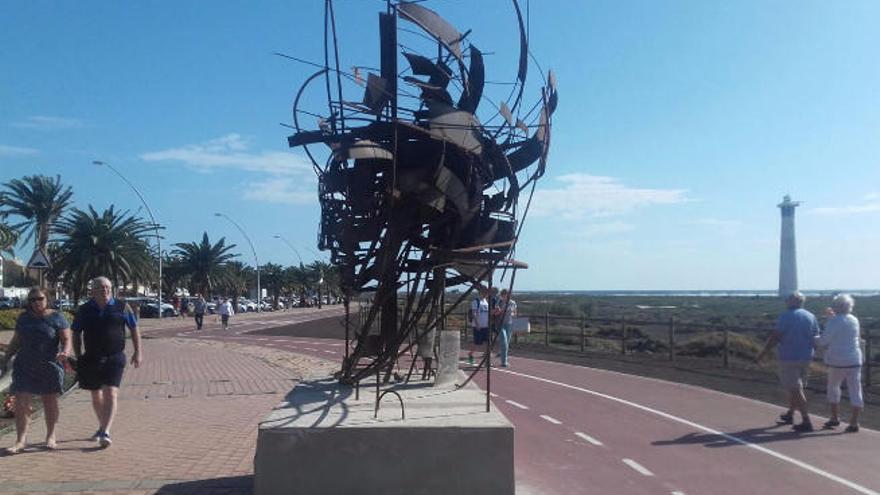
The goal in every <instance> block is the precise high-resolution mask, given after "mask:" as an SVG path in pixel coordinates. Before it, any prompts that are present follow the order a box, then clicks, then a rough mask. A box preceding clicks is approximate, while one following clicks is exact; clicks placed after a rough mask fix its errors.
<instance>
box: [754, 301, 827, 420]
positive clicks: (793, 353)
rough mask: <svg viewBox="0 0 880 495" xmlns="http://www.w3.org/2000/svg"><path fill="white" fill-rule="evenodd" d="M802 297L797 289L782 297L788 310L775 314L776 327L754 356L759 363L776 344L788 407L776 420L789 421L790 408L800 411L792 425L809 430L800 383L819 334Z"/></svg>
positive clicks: (807, 372)
mask: <svg viewBox="0 0 880 495" xmlns="http://www.w3.org/2000/svg"><path fill="white" fill-rule="evenodd" d="M805 300H806V298H805V297H804V296H803V294H801V293H800V292H795V293H793V294H791V295H789V296H788V297H787V298H786V300H785V304H786V306H788V310H787V311H785V312H784V313H782V314H781V315H780V316H779V320H778V321H777V322H776V330H774V331H773V333H771V334H770V337H769V338H768V339H767V343H766V344H765V345H764V349H763V350H761V353H760V354H758V357H757V358H755V360H756V361H757V362H759V363H760V362H761V360H762V359H764V357H765V356H766V355H767V353H768V352H770V350H771V349H772V348H773V347H775V346H776V345H779V381H780V383H781V384H782V387H783V388H784V389H785V390H786V391H787V392H788V396H789V397H788V399H789V407H788V411H787V412H785V413H784V414H782V415H781V416H779V423H780V424H792V423H793V422H794V411H795V410H797V411H800V413H801V423H800V424H797V425H794V427H793V429H794V431H797V432H808V431H813V424H812V422H811V421H810V415H809V413H808V411H807V397H806V396H805V395H804V387H805V386H806V385H807V378H808V377H809V374H810V363H811V362H812V360H813V340H814V338H815V337H816V336H817V335H819V322H817V321H816V317H815V316H813V313H810V312H809V311H807V310H805V309H804V308H803V306H804V301H805Z"/></svg>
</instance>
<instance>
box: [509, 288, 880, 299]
mask: <svg viewBox="0 0 880 495" xmlns="http://www.w3.org/2000/svg"><path fill="white" fill-rule="evenodd" d="M517 292H519V293H520V294H545V295H554V296H620V297H625V296H642V297H644V296H665V297H778V295H777V292H778V291H776V290H749V289H732V290H525V289H523V290H518V291H517ZM801 292H802V293H803V294H804V295H805V296H809V297H821V296H833V295H836V294H842V293H845V294H849V295H851V296H853V297H871V296H878V295H880V289H853V290H846V289H804V290H801Z"/></svg>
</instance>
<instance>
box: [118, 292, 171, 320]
mask: <svg viewBox="0 0 880 495" xmlns="http://www.w3.org/2000/svg"><path fill="white" fill-rule="evenodd" d="M125 302H126V303H128V305H129V306H131V307H132V309H134V307H135V306H137V307H139V308H140V310H139V314H138V317H140V318H158V317H159V311H158V310H157V309H156V299H155V298H150V297H127V298H125ZM179 315H180V313H178V311H177V310H176V309H174V306H172V305H170V304H168V303H166V302H163V303H162V317H163V318H170V317H172V316H179Z"/></svg>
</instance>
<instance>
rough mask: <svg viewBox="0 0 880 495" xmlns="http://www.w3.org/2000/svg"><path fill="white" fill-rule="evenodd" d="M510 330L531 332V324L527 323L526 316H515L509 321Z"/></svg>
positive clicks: (513, 331)
mask: <svg viewBox="0 0 880 495" xmlns="http://www.w3.org/2000/svg"><path fill="white" fill-rule="evenodd" d="M510 331H511V332H512V333H531V331H532V325H531V324H530V323H529V318H528V316H517V317H516V318H514V319H513V321H512V322H511V323H510Z"/></svg>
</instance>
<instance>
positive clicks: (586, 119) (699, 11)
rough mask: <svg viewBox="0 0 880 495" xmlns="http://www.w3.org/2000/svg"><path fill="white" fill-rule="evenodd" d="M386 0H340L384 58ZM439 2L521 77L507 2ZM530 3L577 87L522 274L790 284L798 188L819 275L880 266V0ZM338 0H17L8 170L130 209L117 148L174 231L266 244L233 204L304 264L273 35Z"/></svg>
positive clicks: (295, 34)
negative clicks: (783, 263) (785, 222)
mask: <svg viewBox="0 0 880 495" xmlns="http://www.w3.org/2000/svg"><path fill="white" fill-rule="evenodd" d="M383 5H384V2H380V1H377V0H369V1H368V0H363V1H355V0H342V1H337V2H336V7H337V22H338V25H339V28H340V31H341V33H342V34H341V39H340V44H341V50H342V51H341V57H342V59H343V64H342V65H343V67H350V66H353V65H367V66H376V65H377V64H378V53H377V42H376V36H377V34H376V33H377V15H376V12H378V11H379V10H381V9H382V8H383ZM427 5H428V6H429V7H432V8H434V9H435V10H437V11H439V12H441V13H443V15H444V16H445V17H447V18H448V19H449V20H450V21H451V22H453V23H454V24H455V25H456V26H457V27H458V28H459V29H460V30H461V31H465V30H467V29H473V34H472V37H473V41H474V43H475V44H477V45H478V46H479V47H480V48H481V49H483V50H484V51H487V52H493V53H492V54H491V55H488V56H487V73H488V74H487V77H488V79H490V80H496V81H501V80H511V79H512V78H513V77H514V75H515V65H514V62H513V57H514V55H515V53H516V50H517V48H518V47H517V34H516V30H515V18H514V16H513V13H512V8H511V7H510V4H509V3H508V2H505V1H500V0H497V1H496V0H486V1H480V2H464V1H452V0H442V1H436V2H429V3H428V4H427ZM523 5H524V8H525V2H523ZM530 10H531V13H530V14H531V15H530V36H531V39H532V50H533V52H534V53H535V55H536V57H537V58H538V60H539V62H540V63H541V65H542V67H543V68H545V69H546V68H552V69H553V70H554V71H555V72H556V74H557V79H558V81H559V93H560V105H559V109H558V111H557V113H556V115H555V119H554V138H553V144H552V150H551V155H550V164H549V168H548V174H547V175H546V176H545V178H544V179H543V181H542V182H541V183H540V185H539V190H538V193H537V198H536V200H535V201H536V204H535V208H534V211H533V213H534V215H532V216H531V217H530V218H529V219H528V220H527V221H528V224H527V225H526V228H525V230H524V232H525V235H524V237H523V239H522V240H521V242H520V247H519V252H518V258H520V259H523V260H525V261H527V262H528V263H529V264H530V265H531V269H530V270H528V271H525V272H523V273H522V274H520V275H518V278H517V281H518V286H519V287H520V288H523V289H774V288H775V287H776V283H777V270H778V256H779V253H778V250H779V211H778V209H777V208H776V204H777V203H779V202H780V200H781V199H782V196H783V195H784V194H786V193H790V194H791V195H792V197H793V198H794V199H795V200H800V201H802V202H803V204H802V206H801V207H800V208H799V209H798V212H797V235H798V238H797V240H798V258H799V259H798V261H799V272H800V281H801V287H802V288H806V289H832V288H853V289H855V288H863V289H869V288H878V286H880V282H878V274H880V257H878V256H877V254H876V253H877V252H880V111H878V110H880V64H878V63H877V60H878V56H877V47H880V29H878V28H877V26H880V3H878V2H876V1H870V0H865V1H848V2H824V1H775V0H774V1H747V0H742V1H737V2H722V1H702V0H693V1H665V2H655V1H647V0H643V1H622V2H621V1H616V0H614V1H610V0H609V1H601V2H599V1H583V2H575V1H567V2H566V1H540V2H538V1H533V2H531V9H530ZM322 11H323V2H322V1H321V0H298V1H296V2H289V1H283V2H282V1H277V2H269V1H264V2H256V3H253V2H227V1H218V2H211V3H210V4H207V3H204V2H155V1H150V2H110V1H93V2H48V1H33V2H14V1H11V0H0V46H2V47H3V49H2V50H0V67H3V70H2V71H0V181H3V182H5V181H7V180H9V179H11V178H16V177H21V176H23V175H27V174H34V173H40V174H47V175H55V174H60V175H61V176H62V179H63V181H64V182H65V183H66V184H69V185H71V186H73V189H74V192H75V198H76V204H77V205H78V206H80V207H85V206H86V205H88V204H92V205H94V206H95V207H96V208H99V209H103V208H106V207H107V206H109V205H111V204H115V205H116V206H117V207H119V208H128V209H130V210H132V211H136V210H137V209H138V207H139V202H138V200H137V198H136V197H134V196H133V195H132V194H131V192H130V190H129V189H128V188H127V186H125V185H124V184H123V183H122V182H121V181H119V179H118V178H117V177H115V176H114V175H113V174H112V173H111V172H110V171H109V170H106V169H103V168H101V167H97V166H95V165H92V164H91V162H92V160H104V161H107V162H110V163H112V164H113V165H114V166H115V167H116V168H117V169H119V170H120V171H121V172H122V173H123V174H125V175H126V176H127V177H128V178H129V179H130V180H131V181H132V182H134V183H135V184H137V185H138V187H139V188H140V189H141V191H142V192H143V193H144V195H145V196H146V198H147V200H148V201H149V203H150V205H151V206H152V208H153V210H154V212H155V213H156V216H157V219H158V220H159V221H160V222H161V223H162V224H163V225H165V226H166V227H167V231H166V241H165V242H166V243H167V244H171V243H174V242H185V241H193V240H197V239H198V238H200V237H201V233H202V232H203V231H208V233H209V235H210V236H211V237H212V239H213V238H219V237H221V236H225V237H226V238H227V239H228V240H229V241H231V242H234V243H236V244H238V245H239V247H240V252H241V253H242V259H244V260H246V261H247V260H250V258H251V256H250V253H249V250H247V248H246V244H245V242H244V240H243V239H242V238H241V236H240V235H239V234H238V232H237V231H235V230H234V227H232V226H231V225H230V224H229V223H227V222H225V221H224V220H222V219H219V218H215V217H214V216H213V215H212V213H213V212H215V211H221V212H223V213H225V214H227V215H229V216H230V217H232V218H234V219H236V221H238V222H239V223H240V224H241V225H242V226H243V227H244V228H245V230H247V232H248V234H249V235H250V237H251V238H252V239H253V240H254V243H255V244H256V247H257V251H258V254H259V256H260V260H261V261H262V262H266V261H272V262H276V263H281V264H293V263H295V262H296V261H297V260H296V256H295V255H294V253H293V252H292V251H291V250H290V248H289V247H287V246H286V245H285V244H283V243H282V242H281V241H279V240H277V239H274V238H273V235H275V234H280V235H283V236H285V237H286V238H288V239H289V240H290V241H291V242H292V243H293V244H294V245H295V246H296V247H297V248H298V249H299V251H300V254H301V255H302V257H303V258H304V261H306V262H308V261H309V260H310V259H312V258H313V257H314V255H313V254H311V253H310V252H309V249H310V248H311V249H314V246H315V238H316V232H317V223H318V216H319V209H318V206H317V199H316V179H315V177H314V174H313V173H311V172H310V170H309V169H308V168H307V167H306V166H305V165H306V161H305V160H304V158H303V156H302V155H301V154H300V151H298V150H297V151H292V150H289V149H288V148H287V145H286V140H285V139H286V136H287V135H288V134H289V131H288V130H287V129H285V128H283V127H281V126H280V125H279V123H290V121H291V102H292V100H293V96H294V94H295V91H296V89H297V88H298V87H299V85H300V84H301V83H302V81H303V80H304V79H305V78H306V77H307V76H308V74H310V73H311V72H312V69H311V68H309V67H305V66H302V65H300V64H296V63H293V62H290V61H287V60H284V59H281V58H278V57H276V56H273V55H272V54H271V53H272V52H273V51H279V52H284V53H288V54H291V55H295V56H299V57H303V58H307V59H311V60H316V61H318V60H320V59H321V55H322V45H321V37H322V31H321V29H322V22H323V18H322ZM533 75H534V73H533ZM533 89H534V88H533ZM534 97H535V93H534V91H532V93H531V95H530V98H534ZM308 98H310V99H309V100H308V101H307V105H306V107H307V108H308V109H311V110H315V111H320V110H321V109H322V108H325V105H324V104H323V103H322V101H320V100H318V99H317V98H312V97H311V96H310V97H308ZM359 98H360V95H359V94H352V95H351V98H350V99H355V100H356V99H359ZM307 123H308V122H307ZM308 124H309V125H314V122H311V123H308ZM26 251H28V252H29V250H28V249H25V248H22V249H20V252H21V253H23V254H24V253H25V252H26ZM24 255H25V256H26V254H24ZM323 256H324V258H325V259H326V255H323Z"/></svg>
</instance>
